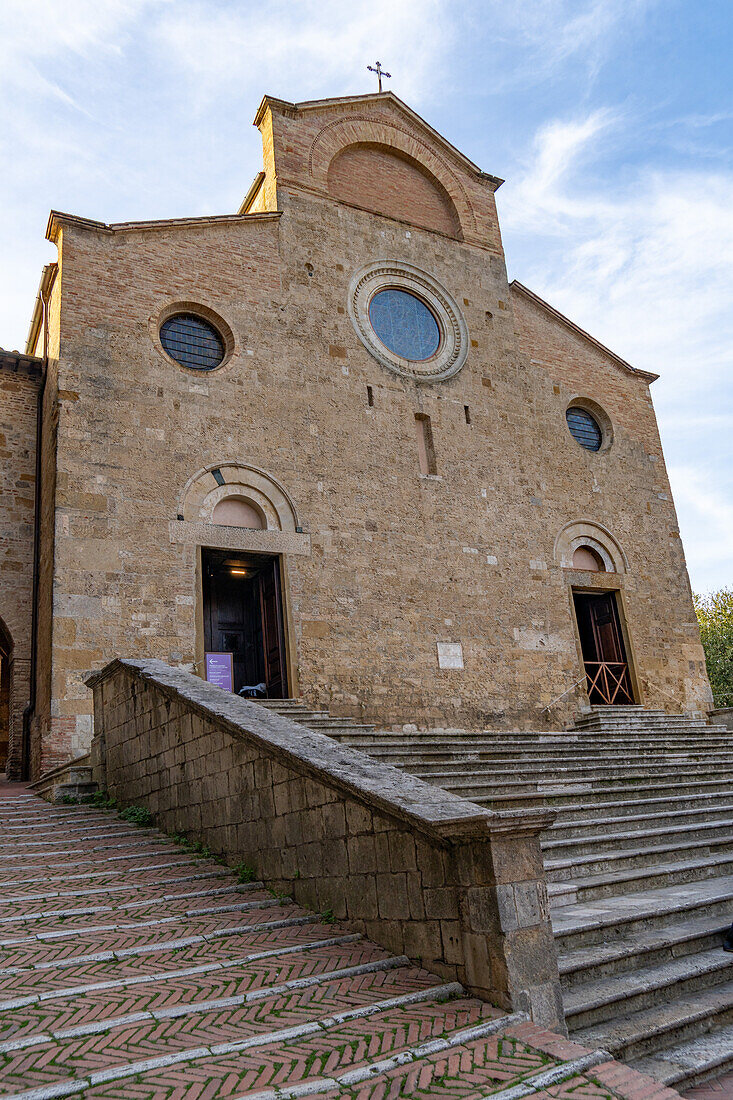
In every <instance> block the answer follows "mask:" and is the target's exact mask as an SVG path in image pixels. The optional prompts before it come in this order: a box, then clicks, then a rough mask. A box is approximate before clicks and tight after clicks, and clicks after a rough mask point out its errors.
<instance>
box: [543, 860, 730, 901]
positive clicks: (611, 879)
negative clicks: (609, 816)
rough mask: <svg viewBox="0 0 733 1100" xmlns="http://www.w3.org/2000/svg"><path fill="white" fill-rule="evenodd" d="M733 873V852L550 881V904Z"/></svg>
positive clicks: (548, 889) (609, 895) (634, 891)
mask: <svg viewBox="0 0 733 1100" xmlns="http://www.w3.org/2000/svg"><path fill="white" fill-rule="evenodd" d="M732 872H733V852H730V853H728V852H724V853H721V854H717V855H714V856H700V857H699V858H693V859H680V860H674V861H670V862H669V863H658V864H655V865H652V866H650V867H636V868H631V869H627V870H623V871H609V872H607V873H603V874H597V875H589V876H588V877H587V878H576V879H573V880H572V882H568V881H567V880H566V881H564V882H549V883H548V885H547V893H548V895H549V898H550V905H551V906H552V907H553V908H555V909H559V908H561V907H562V906H564V905H575V904H582V903H583V902H585V901H592V900H594V899H595V898H609V897H614V896H618V895H624V894H633V893H636V892H637V891H640V890H653V889H654V888H655V887H662V886H671V885H676V884H678V883H688V882H699V881H701V880H705V879H713V878H718V877H719V876H724V875H729V874H731V873H732Z"/></svg>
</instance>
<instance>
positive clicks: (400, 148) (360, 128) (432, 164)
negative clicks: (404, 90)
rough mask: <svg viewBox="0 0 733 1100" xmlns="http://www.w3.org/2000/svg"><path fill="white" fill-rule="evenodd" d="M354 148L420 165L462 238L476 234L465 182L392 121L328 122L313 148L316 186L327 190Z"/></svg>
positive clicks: (311, 166) (352, 119)
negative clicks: (334, 167)
mask: <svg viewBox="0 0 733 1100" xmlns="http://www.w3.org/2000/svg"><path fill="white" fill-rule="evenodd" d="M354 146H362V147H367V148H372V149H382V150H384V151H386V152H388V153H389V154H391V155H392V156H397V157H402V158H403V159H405V160H407V161H408V162H410V163H411V164H413V165H417V166H419V167H420V169H421V170H422V171H423V173H425V174H426V176H428V177H429V178H431V179H432V180H434V181H435V182H436V184H437V185H438V186H439V187H440V189H441V192H444V193H445V196H446V198H447V199H448V200H449V202H450V204H451V205H452V207H453V208H454V210H455V214H456V217H457V221H458V225H459V235H466V236H469V237H470V236H473V235H474V234H475V233H476V218H475V215H474V211H473V207H472V206H471V202H470V200H469V197H468V194H467V192H466V189H465V187H464V186H463V183H462V181H461V180H460V179H459V177H458V175H457V173H455V172H454V171H453V169H452V167H451V166H450V164H449V163H448V161H447V160H446V159H445V158H444V157H443V156H441V155H440V154H439V153H438V152H437V151H436V150H435V149H434V148H431V146H430V145H428V143H427V142H425V141H422V140H421V139H420V138H419V137H418V136H417V135H416V134H414V133H411V132H410V131H409V130H407V129H403V128H402V127H400V126H398V125H396V124H395V123H392V122H387V121H377V120H376V119H374V118H369V117H368V116H365V115H364V116H360V115H351V116H349V117H348V118H344V119H338V120H337V121H335V122H331V123H329V125H327V126H324V128H323V129H322V130H321V131H320V132H319V133H318V134H317V135H316V137H315V138H314V139H313V143H312V145H311V148H310V155H309V170H310V176H311V181H312V183H313V184H314V186H315V187H318V188H320V189H322V190H323V191H328V190H329V187H328V175H329V169H330V168H331V164H332V162H333V161H334V160H335V159H336V157H337V156H339V154H341V153H344V152H345V151H346V150H347V149H349V148H350V147H354Z"/></svg>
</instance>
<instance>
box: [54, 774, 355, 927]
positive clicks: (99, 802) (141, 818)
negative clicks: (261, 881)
mask: <svg viewBox="0 0 733 1100" xmlns="http://www.w3.org/2000/svg"><path fill="white" fill-rule="evenodd" d="M59 802H60V803H62V804H63V805H64V806H93V807H95V809H99V810H103V811H105V812H107V813H116V814H117V815H118V817H120V818H122V820H123V821H127V822H128V823H129V824H130V825H137V826H138V827H139V828H141V829H148V828H151V827H153V826H154V824H155V818H154V816H153V814H152V812H151V811H150V810H149V809H148V808H147V806H125V807H124V809H123V808H122V807H121V806H120V804H119V802H117V800H116V799H114V798H110V797H109V795H108V794H107V792H106V791H97V792H96V793H95V794H91V795H84V796H82V797H81V798H76V797H75V796H74V795H64V796H63V797H62V798H60V799H59ZM160 831H161V833H162V835H163V836H167V837H168V838H169V839H170V840H172V841H173V843H174V844H176V845H177V846H178V847H179V848H182V849H183V851H184V852H188V853H190V854H191V855H195V856H200V857H201V859H210V860H212V861H213V862H214V863H218V864H219V865H220V866H222V867H226V866H227V861H226V856H225V855H224V854H223V853H219V854H217V853H216V852H213V851H212V850H211V848H210V847H209V845H208V844H204V842H203V841H201V840H191V838H190V837H188V836H186V834H185V833H164V832H163V830H162V829H161V830H160ZM231 870H232V873H233V874H234V875H235V876H236V879H237V882H238V883H239V884H240V885H244V884H246V883H250V882H256V881H257V880H258V875H257V871H256V869H255V868H254V867H253V866H252V865H251V864H250V863H246V862H241V863H237V864H236V865H235V866H234V867H232V868H231ZM295 878H296V879H299V878H300V871H296V872H295ZM269 893H270V894H272V896H273V898H274V899H275V901H276V902H278V903H279V904H280V905H288V904H292V902H293V899H292V897H291V896H290V894H288V893H285V892H278V891H276V890H270V891H269ZM318 916H319V917H320V918H321V920H322V921H323V923H324V924H335V923H336V917H335V915H334V911H333V908H332V907H331V906H330V905H327V906H325V907H324V908H323V909H322V910H321V911H320V912H319V913H318Z"/></svg>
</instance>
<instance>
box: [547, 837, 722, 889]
mask: <svg viewBox="0 0 733 1100" xmlns="http://www.w3.org/2000/svg"><path fill="white" fill-rule="evenodd" d="M638 839H639V840H640V841H641V839H642V838H638ZM727 856H730V862H731V866H733V833H732V832H731V830H730V829H728V830H727V831H726V832H725V834H724V835H723V836H719V837H715V838H711V839H706V840H688V841H687V842H681V843H679V844H671V843H666V844H657V845H651V844H649V845H646V844H641V845H640V846H639V847H638V848H626V849H620V850H617V851H606V852H589V853H587V854H585V855H579V854H577V853H575V854H573V855H572V856H569V857H566V858H563V859H556V858H554V857H553V858H552V859H548V858H547V857H545V874H546V876H547V881H548V882H549V883H567V884H570V883H572V884H575V883H576V882H577V881H578V880H579V879H583V880H584V881H586V880H587V879H588V877H589V876H602V875H615V874H620V873H622V872H624V871H631V870H633V871H649V872H650V873H656V871H657V869H658V868H659V867H660V866H665V867H667V866H669V865H670V864H672V863H674V864H679V863H683V862H684V863H695V862H698V861H700V860H708V859H709V860H711V861H712V862H713V863H714V864H715V866H720V865H721V864H722V863H723V861H724V860H725V859H726V857H727ZM704 877H706V876H704ZM601 896H602V895H601Z"/></svg>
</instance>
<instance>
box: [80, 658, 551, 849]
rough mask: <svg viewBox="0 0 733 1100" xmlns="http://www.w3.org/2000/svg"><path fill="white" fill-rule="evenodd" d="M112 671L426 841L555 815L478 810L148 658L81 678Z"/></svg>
mask: <svg viewBox="0 0 733 1100" xmlns="http://www.w3.org/2000/svg"><path fill="white" fill-rule="evenodd" d="M119 669H127V670H129V671H130V672H132V673H135V674H136V675H138V676H140V678H141V679H143V680H147V681H150V682H151V683H153V684H155V686H156V687H157V688H159V689H160V690H161V691H162V692H163V693H164V694H166V695H168V696H169V697H171V698H177V699H181V700H183V701H184V702H185V703H186V704H187V705H188V706H190V707H191V708H192V709H193V710H194V711H196V712H197V713H199V714H201V715H202V716H203V717H205V718H209V719H214V720H215V721H216V722H217V723H218V724H219V725H221V726H222V727H224V728H225V729H226V730H228V732H229V733H231V734H232V735H233V736H234V737H237V738H244V739H246V740H249V741H254V742H255V743H256V744H258V745H260V746H261V747H263V748H265V749H266V750H267V751H268V752H269V753H271V754H273V755H275V756H280V757H281V758H282V759H283V762H285V763H287V764H288V766H289V767H291V768H293V769H294V770H296V771H298V772H300V773H302V774H303V775H306V776H310V777H312V778H316V779H318V780H319V781H320V782H323V783H326V784H328V785H329V786H332V787H334V788H335V789H337V790H340V791H343V792H347V793H348V794H349V795H351V796H352V797H355V798H357V799H358V800H359V801H361V802H363V803H365V804H366V805H368V806H370V807H374V806H376V807H379V808H380V809H381V810H382V811H384V812H385V813H387V814H389V815H390V816H391V817H394V818H397V819H398V820H401V821H405V822H408V823H409V824H410V825H411V826H413V827H414V828H416V829H418V830H420V832H422V833H424V834H427V835H428V836H430V837H431V838H432V839H433V840H438V841H439V842H442V843H445V844H449V843H461V842H462V841H465V840H467V839H470V838H471V837H488V836H490V835H491V834H492V833H503V834H510V835H513V836H533V835H536V834H537V833H539V832H541V831H542V830H543V829H546V828H548V827H549V826H550V825H551V824H552V822H553V821H554V820H555V816H556V815H555V812H554V811H552V810H540V811H537V810H516V811H511V812H507V813H495V812H493V811H491V810H486V809H483V808H482V807H480V806H477V805H475V804H474V803H473V802H469V801H468V800H467V799H464V798H459V797H458V796H457V795H454V794H451V793H450V792H448V791H444V790H441V789H440V788H439V787H433V786H431V785H430V784H429V783H425V782H424V781H423V780H421V779H417V778H416V777H415V776H411V775H409V774H407V773H406V772H403V771H400V770H398V769H397V768H394V767H392V766H391V765H388V764H380V763H378V762H377V761H375V760H372V759H371V758H370V757H368V756H366V755H365V754H364V753H362V752H359V751H357V750H355V749H350V748H347V747H346V746H344V745H341V744H339V743H338V742H337V741H335V740H334V739H333V738H331V737H328V736H326V735H325V734H322V733H318V732H317V731H316V730H311V729H309V728H308V727H306V726H302V725H299V724H298V723H296V722H293V721H291V720H290V719H289V718H284V717H282V716H281V715H279V714H275V713H273V712H272V711H269V710H267V709H266V708H265V707H260V706H259V705H258V704H257V703H252V702H250V701H249V700H247V699H242V698H240V697H239V696H238V695H234V694H232V693H231V692H228V691H225V690H224V689H223V688H219V687H216V686H215V685H214V684H209V683H208V682H207V681H206V680H202V679H201V678H200V677H198V676H194V675H193V674H192V673H190V672H185V671H184V670H183V669H177V668H171V666H170V665H167V664H166V663H165V662H164V661H160V660H157V659H155V658H145V659H133V658H117V659H115V660H114V661H111V662H110V663H109V664H108V665H106V666H105V667H104V668H103V669H101V670H100V671H98V672H95V673H93V674H92V675H91V676H89V677H88V678H87V680H86V684H87V686H88V687H90V688H93V687H96V686H97V685H99V684H101V683H102V682H103V681H104V680H106V679H108V678H109V677H110V676H112V675H114V673H115V672H117V671H118V670H119Z"/></svg>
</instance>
